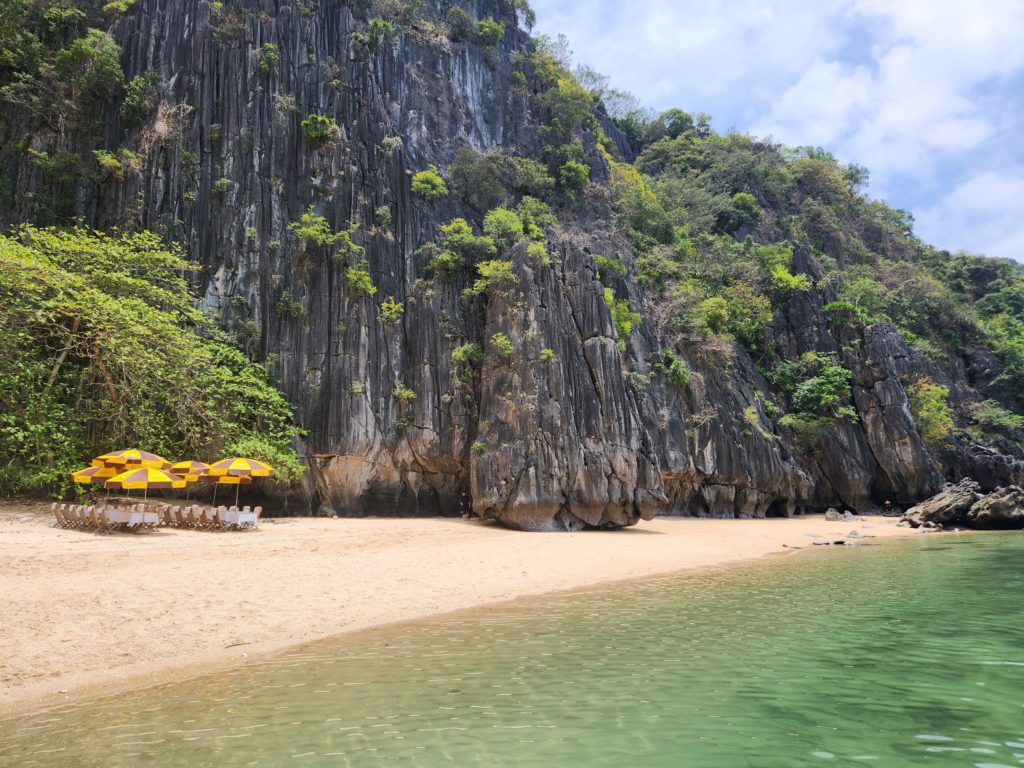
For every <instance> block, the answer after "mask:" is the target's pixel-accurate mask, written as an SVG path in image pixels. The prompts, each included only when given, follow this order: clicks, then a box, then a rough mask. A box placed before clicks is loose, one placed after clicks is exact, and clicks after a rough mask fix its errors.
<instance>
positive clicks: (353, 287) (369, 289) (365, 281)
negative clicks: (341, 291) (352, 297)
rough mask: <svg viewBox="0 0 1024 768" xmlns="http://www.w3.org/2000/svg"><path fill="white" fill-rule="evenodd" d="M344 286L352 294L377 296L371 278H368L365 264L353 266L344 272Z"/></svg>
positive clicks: (368, 273)
mask: <svg viewBox="0 0 1024 768" xmlns="http://www.w3.org/2000/svg"><path fill="white" fill-rule="evenodd" d="M345 284H346V285H348V289H349V290H350V291H352V292H353V293H356V294H362V295H363V296H376V295H377V286H375V285H374V284H373V278H371V277H370V272H369V270H368V269H367V268H366V264H365V262H361V263H359V264H355V265H353V266H351V267H349V268H348V269H346V270H345Z"/></svg>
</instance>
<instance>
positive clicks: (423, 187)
mask: <svg viewBox="0 0 1024 768" xmlns="http://www.w3.org/2000/svg"><path fill="white" fill-rule="evenodd" d="M412 192H413V194H414V195H419V196H420V197H422V198H425V199H427V200H437V199H438V198H441V197H444V196H445V195H447V194H448V187H446V186H445V183H444V179H442V178H441V174H440V173H438V172H437V166H434V165H432V166H430V167H429V168H427V170H425V171H420V172H419V173H416V174H414V175H413V177H412Z"/></svg>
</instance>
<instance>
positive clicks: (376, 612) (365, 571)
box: [0, 502, 915, 719]
mask: <svg viewBox="0 0 1024 768" xmlns="http://www.w3.org/2000/svg"><path fill="white" fill-rule="evenodd" d="M51 522H52V517H51V515H50V513H49V508H48V505H41V504H27V503H7V502H0V644H2V647H3V648H4V651H5V652H4V654H3V656H2V657H0V719H7V718H10V717H15V716H18V715H24V714H30V713H33V712H37V711H40V710H43V709H50V708H53V707H58V706H61V705H64V704H70V703H76V702H79V701H83V700H87V699H92V698H98V697H102V696H106V695H111V694H115V693H119V692H123V691H126V690H133V689H140V688H148V687H151V686H155V685H161V684H165V683H169V682H176V681H182V680H186V679H190V678H194V677H198V676H202V675H206V674H211V673H214V672H217V671H220V670H224V669H229V668H234V667H239V666H244V665H246V664H249V663H253V662H257V661H260V660H263V659H265V658H266V657H268V656H271V655H274V654H277V653H280V652H282V651H286V650H288V649H292V648H296V647H300V646H304V645H308V644H310V643H313V642H317V641H321V640H326V639H329V638H335V637H340V636H343V635H349V634H352V633H355V632H360V631H365V630H380V629H386V628H387V627H388V626H390V625H395V624H402V623H407V622H409V621H416V620H421V619H425V618H428V617H437V616H441V615H444V614H448V613H453V612H458V611H466V610H472V609H475V608H481V607H484V606H488V607H490V606H493V605H498V604H501V603H506V602H510V601H513V600H516V599H519V598H525V597H533V598H536V597H543V596H545V595H549V594H564V593H568V592H573V591H577V590H579V589H587V588H594V587H600V586H605V587H609V588H613V587H614V586H615V584H616V583H622V582H629V581H636V580H637V579H644V578H655V577H662V576H667V575H673V574H679V575H690V576H692V577H699V576H700V574H701V573H703V572H707V571H710V570H714V569H717V568H719V567H722V566H728V565H730V564H735V563H738V562H749V561H753V560H758V559H761V558H764V557H777V556H780V555H788V554H792V553H794V552H798V551H800V550H804V549H818V547H814V545H813V544H812V542H813V541H814V540H815V537H818V538H820V539H821V540H838V539H842V538H845V537H846V536H847V534H849V533H851V532H852V531H856V532H858V533H861V534H863V535H865V536H874V537H877V539H883V538H885V539H888V538H894V537H907V536H912V535H914V533H915V532H914V531H913V530H910V529H907V528H899V527H897V526H896V523H897V519H896V518H884V517H869V518H866V519H865V520H864V521H857V522H827V521H825V520H824V517H823V516H820V515H813V516H808V517H801V518H792V519H785V518H778V519H776V518H773V519H767V520H708V519H698V518H683V517H659V518H655V519H654V520H653V521H649V522H641V523H640V524H639V525H637V526H635V527H633V528H629V529H625V530H622V531H583V532H576V533H522V532H516V531H510V530H508V529H505V528H502V527H500V526H497V525H494V524H489V523H480V522H476V521H466V520H462V519H458V518H455V519H453V518H419V519H409V518H388V519H384V518H341V519H324V518H287V519H283V520H266V521H264V522H263V524H262V526H261V530H260V531H257V532H250V533H245V532H242V533H213V532H203V531H187V530H176V529H163V530H157V531H155V532H153V533H152V534H144V535H132V534H115V535H111V536H101V535H97V534H94V533H91V532H87V531H76V530H65V529H59V528H53V527H51ZM868 541H870V539H869V540H868Z"/></svg>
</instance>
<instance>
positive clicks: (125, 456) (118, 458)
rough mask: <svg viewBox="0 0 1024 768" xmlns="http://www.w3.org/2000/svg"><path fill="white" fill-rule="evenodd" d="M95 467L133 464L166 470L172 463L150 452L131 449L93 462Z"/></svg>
mask: <svg viewBox="0 0 1024 768" xmlns="http://www.w3.org/2000/svg"><path fill="white" fill-rule="evenodd" d="M92 463H93V466H97V467H125V468H126V469H127V468H128V467H130V466H132V465H133V464H134V465H136V466H139V467H155V468H156V469H166V468H167V467H169V466H171V463H170V462H169V461H167V459H165V458H163V457H162V456H157V455H156V454H155V453H150V452H149V451H140V450H138V449H137V448H130V449H128V450H127V451H112V452H111V453H105V454H103V455H102V456H97V457H96V458H95V459H93V460H92Z"/></svg>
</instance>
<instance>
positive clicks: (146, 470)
mask: <svg viewBox="0 0 1024 768" xmlns="http://www.w3.org/2000/svg"><path fill="white" fill-rule="evenodd" d="M104 485H106V487H107V488H113V489H115V490H116V489H118V488H120V489H121V490H125V491H135V490H139V489H145V490H147V491H148V490H149V489H151V488H153V489H165V488H184V487H185V485H186V483H185V479H184V478H182V477H178V476H177V475H175V474H173V473H171V472H164V471H163V470H162V469H154V468H153V467H135V468H134V469H129V470H128V471H127V472H122V473H121V474H119V475H116V476H114V477H112V478H110V479H109V480H107V482H106V483H104Z"/></svg>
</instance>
